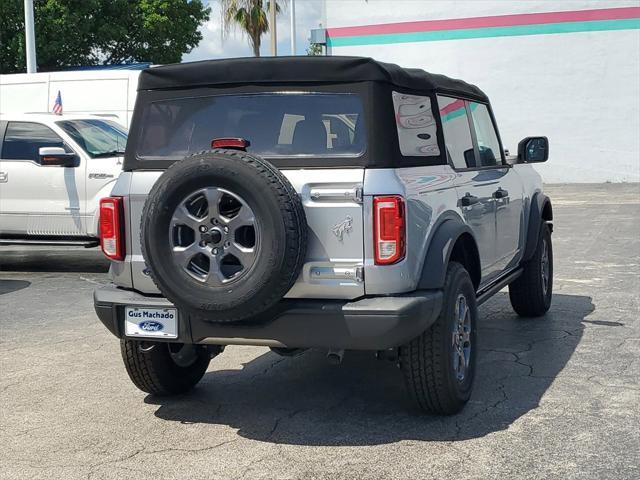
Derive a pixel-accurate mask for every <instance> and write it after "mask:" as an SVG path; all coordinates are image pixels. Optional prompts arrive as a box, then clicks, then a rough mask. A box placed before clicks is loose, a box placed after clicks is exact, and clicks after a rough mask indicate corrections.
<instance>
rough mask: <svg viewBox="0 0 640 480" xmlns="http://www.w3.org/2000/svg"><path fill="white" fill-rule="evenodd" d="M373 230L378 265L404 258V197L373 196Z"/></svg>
mask: <svg viewBox="0 0 640 480" xmlns="http://www.w3.org/2000/svg"><path fill="white" fill-rule="evenodd" d="M373 230H374V238H373V241H374V250H375V263H376V265H389V264H392V263H396V262H397V261H399V260H402V259H403V258H404V253H405V212H404V199H403V198H402V197H401V196H399V195H385V196H384V197H373Z"/></svg>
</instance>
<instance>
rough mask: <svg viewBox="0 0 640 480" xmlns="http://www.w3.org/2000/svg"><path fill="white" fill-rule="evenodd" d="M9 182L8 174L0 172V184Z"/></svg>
mask: <svg viewBox="0 0 640 480" xmlns="http://www.w3.org/2000/svg"><path fill="white" fill-rule="evenodd" d="M8 181H9V174H8V173H7V172H0V183H7V182H8Z"/></svg>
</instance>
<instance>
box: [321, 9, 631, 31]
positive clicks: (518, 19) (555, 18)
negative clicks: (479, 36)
mask: <svg viewBox="0 0 640 480" xmlns="http://www.w3.org/2000/svg"><path fill="white" fill-rule="evenodd" d="M628 18H640V7H623V8H602V9H597V10H576V11H569V12H545V13H520V14H515V15H496V16H491V17H471V18H451V19H446V20H424V21H420V22H401V23H385V24H379V25H362V26H358V27H338V28H328V29H327V35H328V36H329V37H353V36H360V35H384V34H394V33H411V32H431V31H438V30H462V29H467V28H489V27H511V26H516V25H539V24H545V23H564V22H585V21H590V20H621V19H628Z"/></svg>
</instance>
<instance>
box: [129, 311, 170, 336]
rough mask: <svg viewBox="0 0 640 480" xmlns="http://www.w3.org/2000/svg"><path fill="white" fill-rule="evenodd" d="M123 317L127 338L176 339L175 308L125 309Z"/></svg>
mask: <svg viewBox="0 0 640 480" xmlns="http://www.w3.org/2000/svg"><path fill="white" fill-rule="evenodd" d="M124 316H125V318H124V326H125V328H124V332H125V335H126V336H127V337H144V338H158V337H160V338H178V310H176V309H175V308H146V307H126V308H125V310H124Z"/></svg>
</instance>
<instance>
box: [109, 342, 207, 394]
mask: <svg viewBox="0 0 640 480" xmlns="http://www.w3.org/2000/svg"><path fill="white" fill-rule="evenodd" d="M120 351H121V352H122V360H124V365H125V367H126V369H127V373H128V374H129V378H130V379H131V381H132V382H133V383H134V385H135V386H136V387H138V388H139V389H140V390H142V391H143V392H147V393H151V394H153V395H175V394H179V393H184V392H187V391H189V390H191V389H192V388H193V387H194V386H195V385H196V383H198V382H199V381H200V379H201V378H202V376H203V375H204V373H205V372H206V371H207V367H208V366H209V362H210V361H211V354H210V352H209V351H208V350H207V348H206V347H203V346H200V345H190V344H182V343H165V342H147V341H139V340H129V339H122V340H120Z"/></svg>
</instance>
